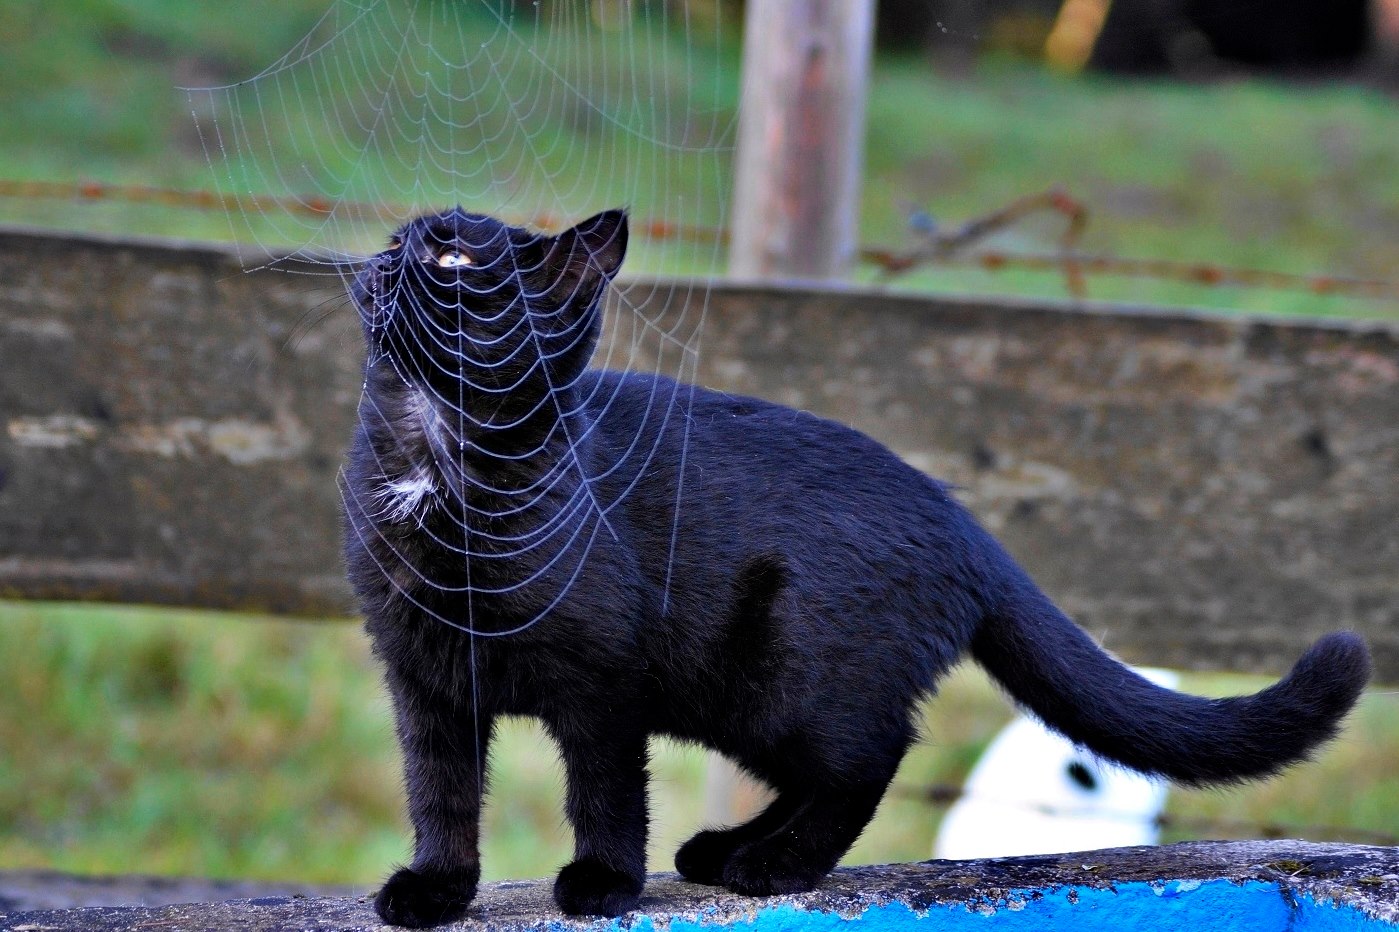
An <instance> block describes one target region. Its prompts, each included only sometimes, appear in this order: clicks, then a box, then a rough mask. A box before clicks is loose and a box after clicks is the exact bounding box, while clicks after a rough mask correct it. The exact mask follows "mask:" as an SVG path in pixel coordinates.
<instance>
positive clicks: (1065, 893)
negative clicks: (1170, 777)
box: [0, 841, 1399, 932]
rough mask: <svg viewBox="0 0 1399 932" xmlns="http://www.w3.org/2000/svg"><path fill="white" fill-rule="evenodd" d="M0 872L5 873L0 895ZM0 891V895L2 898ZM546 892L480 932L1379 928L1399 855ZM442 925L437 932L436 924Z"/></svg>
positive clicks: (922, 872)
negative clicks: (613, 915) (608, 910)
mask: <svg viewBox="0 0 1399 932" xmlns="http://www.w3.org/2000/svg"><path fill="white" fill-rule="evenodd" d="M3 879H4V876H3V875H0V884H2V883H3ZM0 889H3V887H2V886H0ZM551 889H552V883H551V882H547V881H512V882H509V883H500V884H487V885H486V886H485V887H484V888H483V889H482V890H481V893H480V895H479V896H478V897H477V900H476V904H475V906H474V907H473V909H472V911H471V913H470V915H469V916H468V918H467V919H465V920H463V921H462V922H460V923H456V924H454V925H452V926H451V927H450V928H455V929H470V930H476V932H624V930H654V929H668V930H671V932H704V930H716V932H722V930H724V929H744V930H748V932H801V930H803V929H809V930H813V932H815V930H830V929H834V928H836V927H837V926H839V927H840V928H842V929H850V930H852V932H905V930H907V932H914V930H915V928H916V927H921V928H926V929H930V930H938V932H972V930H988V932H995V930H997V929H1007V930H1012V929H1013V930H1026V932H1028V930H1035V932H1088V930H1094V932H1099V930H1101V932H1108V930H1119V929H1151V930H1153V932H1201V930H1210V932H1286V930H1296V929H1308V930H1312V932H1330V930H1335V932H1342V930H1345V932H1369V930H1373V932H1382V930H1393V929H1395V928H1399V849H1395V848H1368V847H1362V846H1359V845H1319V844H1310V843H1307V842H1297V841H1274V842H1187V843H1183V844H1178V845H1169V846H1166V847H1162V848H1118V849H1113V850H1108V851H1089V852H1081V853H1078V854H1069V855H1048V856H1040V857H1022V858H1006V859H1002V860H994V861H930V862H927V863H924V864H895V865H889V866H883V867H853V868H844V869H842V870H838V871H836V872H835V873H834V874H832V875H831V877H829V878H828V879H827V880H826V881H825V882H824V883H823V884H822V885H821V887H820V888H819V889H817V890H815V891H813V892H811V893H805V894H798V895H795V896H778V897H767V898H760V899H750V898H747V897H741V896H734V895H732V894H729V893H726V892H724V891H722V890H717V889H714V888H712V887H700V886H696V885H694V884H689V883H684V882H682V881H680V880H679V879H677V878H676V876H675V875H674V874H658V875H654V876H652V877H651V878H650V880H649V882H648V884H647V887H646V893H645V895H644V897H643V899H642V908H641V909H640V910H638V911H637V912H635V913H630V914H628V915H627V916H624V917H622V918H621V919H591V920H590V919H566V918H564V917H562V916H560V915H559V913H558V912H557V910H556V909H555V907H554V903H553V898H552V896H551V895H550V891H551ZM369 900H370V898H369V897H368V896H361V897H339V898H322V897H316V896H286V895H282V896H259V897H257V898H254V899H249V900H241V901H234V902H228V903H205V904H191V905H182V906H165V907H126V908H121V907H117V908H90V909H67V910H48V911H33V912H21V911H18V910H14V909H7V908H5V907H3V906H0V930H9V932H37V930H40V929H87V930H93V932H97V930H101V932H117V930H137V929H142V930H150V929H159V930H162V932H184V930H190V932H211V930H222V929H260V930H264V932H279V930H288V932H290V930H309V929H324V930H332V929H334V930H345V932H354V930H366V932H367V930H371V929H373V930H379V929H384V928H386V927H385V926H383V925H382V924H380V922H379V918H378V916H376V915H375V914H374V911H373V907H372V906H371V905H370V902H369ZM444 928H446V927H444Z"/></svg>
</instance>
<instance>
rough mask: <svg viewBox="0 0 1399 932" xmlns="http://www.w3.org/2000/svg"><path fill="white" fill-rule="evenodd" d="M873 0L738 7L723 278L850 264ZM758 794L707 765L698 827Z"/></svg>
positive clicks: (817, 271) (839, 269) (824, 270)
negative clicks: (735, 111) (734, 130)
mask: <svg viewBox="0 0 1399 932" xmlns="http://www.w3.org/2000/svg"><path fill="white" fill-rule="evenodd" d="M873 36H874V3H873V0H748V4H747V18H746V20H745V22H744V28H743V84H742V91H741V94H742V96H741V99H740V102H739V103H740V111H739V124H738V152H737V156H736V158H735V165H734V176H735V177H734V201H733V223H732V239H731V240H730V246H729V275H730V276H731V277H733V278H746V279H755V278H769V279H782V278H788V279H790V278H802V279H837V278H841V277H843V276H844V275H846V273H847V272H849V270H850V268H851V266H852V265H853V264H854V260H855V249H856V246H857V233H858V228H859V204H860V173H861V169H862V162H863V158H862V156H863V152H864V140H865V96H866V88H867V87H868V84H869V61H870V46H871V43H872V41H873ZM764 797H765V793H764V792H763V790H762V789H761V788H760V787H758V786H757V785H755V784H754V783H752V782H751V781H749V780H747V779H746V778H744V777H743V776H742V774H740V773H739V771H738V770H737V768H735V767H734V766H733V765H732V764H731V763H729V762H728V761H727V760H725V759H724V758H722V757H719V756H717V755H714V756H712V757H711V758H710V762H709V769H708V772H707V773H706V776H705V791H704V819H705V821H706V822H707V823H708V824H711V825H720V824H727V823H730V822H734V821H737V820H739V819H743V818H747V816H748V815H750V814H751V813H752V812H753V811H754V810H755V809H757V808H758V807H759V806H760V805H761V804H762V802H763V800H764Z"/></svg>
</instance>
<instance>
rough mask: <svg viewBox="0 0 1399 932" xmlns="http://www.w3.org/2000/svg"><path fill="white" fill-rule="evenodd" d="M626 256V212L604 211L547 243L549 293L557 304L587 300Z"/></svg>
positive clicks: (619, 210)
mask: <svg viewBox="0 0 1399 932" xmlns="http://www.w3.org/2000/svg"><path fill="white" fill-rule="evenodd" d="M626 254H627V212H626V210H625V209H622V208H617V209H614V210H604V211H603V212H602V213H600V214H597V215H596V216H593V217H589V218H588V219H587V220H584V221H583V222H582V223H580V224H578V225H577V226H576V227H573V228H572V229H571V230H565V231H563V232H562V233H560V234H559V235H558V236H556V237H554V238H553V239H552V240H551V241H550V243H549V251H548V253H547V255H546V258H545V260H544V273H545V275H547V276H548V282H547V287H548V291H549V294H550V295H551V296H552V297H553V298H554V299H555V300H557V301H558V302H559V303H563V302H565V301H568V300H570V299H572V298H573V297H575V296H581V297H583V298H585V299H589V300H591V298H592V297H593V296H594V295H595V294H596V293H597V292H598V291H599V290H601V288H602V286H603V285H604V284H605V283H606V282H609V281H611V280H612V278H613V276H615V275H616V274H617V270H618V269H619V268H621V267H622V259H624V258H625V257H626Z"/></svg>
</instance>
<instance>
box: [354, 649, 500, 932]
mask: <svg viewBox="0 0 1399 932" xmlns="http://www.w3.org/2000/svg"><path fill="white" fill-rule="evenodd" d="M394 680H395V678H394V677H393V676H392V675H391V676H390V687H391V690H392V692H393V697H394V711H395V713H396V716H397V720H398V738H399V743H400V745H401V746H402V748H403V766H404V777H405V783H406V785H407V789H408V815H409V818H410V820H411V821H412V823H413V861H412V863H411V864H409V865H408V866H407V867H402V868H399V869H398V870H397V871H395V872H394V874H393V876H391V877H389V879H388V880H387V881H386V882H385V883H384V886H383V888H382V889H381V890H380V891H379V894H378V896H376V897H375V898H374V908H375V909H376V910H377V911H378V913H379V916H380V917H381V918H382V919H383V920H384V921H385V922H387V923H389V924H390V925H397V926H409V927H412V928H424V927H427V926H435V925H440V924H442V923H445V922H451V921H453V920H455V919H460V918H461V917H462V916H463V915H464V914H465V913H466V909H467V906H469V905H470V903H471V900H472V899H473V898H474V897H475V896H476V887H477V884H478V883H479V882H480V879H481V857H480V848H479V838H480V823H481V799H482V796H483V795H484V793H485V772H486V771H485V764H486V751H487V747H488V745H489V742H490V736H491V731H492V728H493V720H492V719H491V717H490V716H488V715H486V714H485V713H483V712H478V711H474V710H472V709H471V708H464V707H462V706H460V705H458V704H454V703H448V702H445V701H443V700H442V699H441V698H440V697H434V696H425V695H421V694H418V693H417V692H415V691H414V690H413V689H412V688H411V687H410V686H408V685H407V684H405V683H403V682H397V683H395V682H394Z"/></svg>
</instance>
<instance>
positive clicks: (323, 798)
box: [0, 603, 1399, 885]
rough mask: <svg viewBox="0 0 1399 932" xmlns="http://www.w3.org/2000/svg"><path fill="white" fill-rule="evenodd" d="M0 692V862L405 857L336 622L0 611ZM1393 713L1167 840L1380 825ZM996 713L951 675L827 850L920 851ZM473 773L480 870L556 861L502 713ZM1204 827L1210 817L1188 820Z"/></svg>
mask: <svg viewBox="0 0 1399 932" xmlns="http://www.w3.org/2000/svg"><path fill="white" fill-rule="evenodd" d="M0 683H4V684H5V686H4V688H3V689H0V762H3V764H0V868H15V867H22V866H28V867H51V868H58V869H63V870H69V871H79V872H123V871H131V870H133V869H139V870H141V871H144V872H151V873H158V874H184V875H201V876H214V877H247V878H266V879H280V880H286V879H293V880H303V881H322V882H343V883H351V884H363V885H369V884H372V883H374V882H375V881H377V880H378V879H381V878H382V875H383V874H384V872H385V870H386V869H387V867H388V866H389V865H390V864H391V863H392V862H394V861H396V860H399V859H401V858H403V857H404V856H405V855H406V853H407V840H408V838H409V834H408V829H407V827H406V824H405V822H404V818H403V814H402V800H401V791H400V784H399V773H398V762H397V751H396V748H395V746H394V741H393V735H392V725H391V722H390V717H389V709H388V704H387V700H386V698H385V696H384V693H383V691H382V689H381V687H380V684H379V678H378V674H377V671H376V669H375V666H374V663H373V661H372V659H371V658H370V656H369V652H368V650H367V647H366V644H365V641H364V638H363V636H362V635H361V634H360V632H359V630H358V627H357V626H355V625H352V624H347V623H342V622H325V623H319V624H318V623H306V622H290V621H278V620H270V619H261V618H249V617H246V616H237V615H224V614H214V613H195V612H179V611H155V610H150V609H137V608H109V607H91V606H76V605H45V604H23V603H0ZM1186 683H1187V686H1188V687H1190V688H1192V689H1195V690H1197V691H1205V692H1211V693H1221V692H1237V691H1245V690H1252V689H1256V688H1257V687H1258V686H1259V684H1260V681H1259V680H1257V679H1256V678H1242V677H1198V676H1193V677H1187V680H1186ZM1396 712H1399V697H1396V696H1395V695H1393V694H1381V693H1374V694H1371V695H1369V696H1367V697H1366V699H1365V700H1364V702H1363V703H1362V706H1361V709H1360V712H1359V714H1357V715H1356V716H1355V717H1354V719H1353V721H1352V722H1351V724H1350V727H1349V728H1348V729H1347V731H1346V734H1345V735H1344V737H1342V738H1341V739H1340V740H1339V741H1337V742H1336V743H1335V744H1333V745H1331V746H1330V747H1329V748H1328V749H1327V750H1326V752H1325V753H1324V754H1323V755H1322V756H1321V757H1320V758H1319V759H1318V760H1317V761H1316V762H1315V763H1311V764H1307V765H1304V766H1301V767H1298V768H1296V769H1295V770H1293V771H1291V772H1289V774H1288V775H1286V776H1285V777H1283V778H1281V779H1279V780H1275V781H1272V782H1269V783H1265V784H1260V785H1257V786H1252V787H1248V788H1245V789H1240V790H1230V791H1209V792H1201V791H1196V792H1188V793H1187V792H1174V793H1173V794H1172V797H1171V805H1170V812H1171V814H1172V815H1173V816H1175V817H1176V818H1178V819H1180V820H1182V821H1183V822H1185V823H1187V824H1188V826H1189V829H1182V830H1173V831H1172V832H1171V833H1170V834H1169V837H1171V838H1183V837H1221V836H1229V835H1238V834H1241V831H1240V829H1239V827H1238V826H1237V825H1235V824H1234V823H1236V822H1237V821H1239V820H1243V821H1245V822H1250V821H1251V822H1258V823H1269V824H1274V823H1284V824H1290V825H1303V826H1305V825H1318V824H1320V825H1336V826H1348V825H1349V826H1362V827H1364V828H1365V829H1367V830H1370V831H1381V832H1390V833H1394V834H1399V777H1396V776H1395V774H1394V772H1393V767H1392V766H1391V763H1392V758H1393V749H1394V748H1395V747H1396V746H1399V724H1396V723H1397V722H1399V716H1396ZM1009 714H1010V713H1009V707H1008V706H1007V705H1006V703H1005V702H1004V701H1003V700H1002V699H1001V698H1000V697H999V695H998V694H997V693H996V692H995V691H994V690H993V689H992V688H991V687H990V685H989V684H988V683H987V681H986V680H985V678H984V677H982V676H981V675H980V674H979V673H978V672H976V671H975V668H963V669H962V670H960V671H959V672H958V673H957V674H955V675H954V676H953V677H952V678H951V679H950V680H949V682H948V684H947V686H946V688H945V689H944V690H943V694H942V695H941V696H940V697H939V698H938V699H937V700H935V701H933V702H931V703H930V704H929V706H928V708H927V710H926V715H925V717H926V730H927V732H928V734H929V738H928V739H927V740H925V741H923V742H922V743H921V744H919V745H918V746H917V747H916V748H915V749H914V751H913V752H912V753H910V755H909V757H908V759H907V760H906V762H905V764H904V767H903V768H902V770H901V771H900V773H899V777H898V780H897V781H896V785H897V786H898V787H899V788H900V790H897V791H896V792H895V793H893V794H891V796H890V798H888V799H887V800H886V801H885V803H884V805H883V807H882V808H881V809H880V813H879V816H878V817H877V819H876V820H875V822H874V823H873V825H872V826H871V827H870V829H869V831H868V832H867V833H866V835H865V837H864V838H863V839H862V840H861V841H860V842H859V844H858V845H857V846H856V848H855V849H854V850H853V851H852V852H851V854H850V856H849V858H848V859H847V860H848V861H849V862H850V863H861V862H872V861H897V860H919V859H922V858H926V857H928V856H929V853H930V849H931V845H932V839H933V837H934V834H935V832H936V828H937V818H938V812H937V810H935V809H934V808H932V807H930V806H928V805H925V804H923V803H921V802H918V801H916V800H913V799H910V798H908V792H906V791H912V790H915V789H916V788H917V787H919V786H925V785H928V784H932V783H947V782H953V783H957V782H960V781H961V780H962V779H963V778H964V777H965V775H966V772H967V770H968V769H969V768H970V766H971V765H972V763H973V762H974V761H975V759H976V756H977V754H978V753H979V751H980V749H981V748H982V747H984V745H985V743H986V742H987V741H988V740H989V739H990V737H991V736H992V735H993V734H994V733H995V732H996V731H997V729H999V727H1000V726H1001V725H1002V724H1003V723H1004V722H1005V721H1006V719H1007V718H1008V716H1009ZM654 751H655V763H654V767H653V778H652V783H651V790H652V803H653V813H654V823H653V833H652V844H651V864H652V867H653V869H669V866H670V857H671V854H672V852H673V851H674V849H675V847H676V846H677V845H678V844H679V843H680V842H681V841H682V840H683V839H684V838H685V837H687V836H688V833H690V832H692V831H694V830H695V828H696V827H697V825H698V822H699V811H698V810H699V804H700V798H701V783H702V774H703V758H702V755H701V754H700V753H699V752H698V751H696V750H695V749H693V748H681V747H678V746H675V745H672V744H669V743H665V742H658V743H657V744H656V746H655V748H654ZM492 770H493V781H494V783H495V785H496V787H498V790H497V791H496V792H495V793H494V794H493V795H492V797H491V800H490V804H489V806H488V809H487V818H486V827H485V835H484V863H485V873H486V875H487V876H488V877H490V878H507V877H535V876H544V875H547V874H549V873H551V872H552V871H554V870H556V869H557V868H558V867H559V866H560V865H561V864H562V863H563V862H564V861H566V860H567V858H568V854H569V850H570V842H569V834H568V832H567V829H566V827H565V825H564V823H563V819H562V816H561V814H560V787H561V777H560V775H559V769H558V766H557V763H556V760H555V755H554V751H553V748H552V745H551V744H550V743H549V742H548V741H547V739H546V738H544V736H543V734H542V732H541V731H540V730H539V729H538V728H537V727H536V726H534V725H533V724H531V723H529V722H525V721H515V722H511V723H509V724H508V725H507V726H506V727H505V728H504V729H503V731H502V733H501V736H500V739H499V741H498V742H497V744H496V747H495V749H494V752H493V754H492ZM1220 817H1223V818H1226V819H1228V820H1230V821H1229V824H1227V825H1225V826H1224V827H1223V828H1217V827H1210V826H1206V827H1203V828H1200V827H1197V823H1198V822H1199V821H1200V820H1208V819H1211V818H1220ZM1242 834H1256V832H1253V833H1251V832H1249V831H1247V830H1244V831H1243V832H1242ZM1289 834H1302V835H1306V834H1312V835H1315V834H1316V833H1315V832H1314V831H1313V832H1310V833H1309V832H1307V831H1297V832H1290V833H1289ZM1342 837H1344V833H1342Z"/></svg>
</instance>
